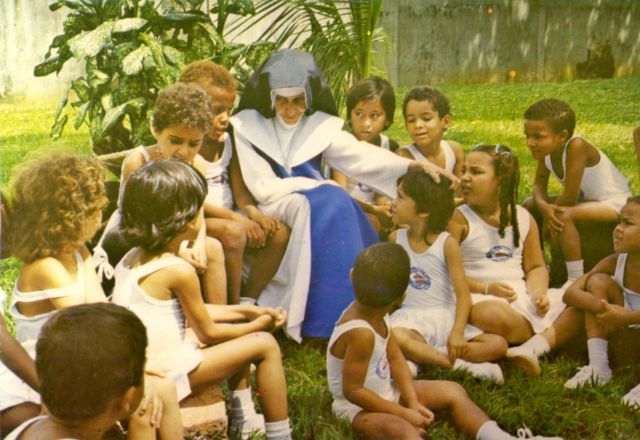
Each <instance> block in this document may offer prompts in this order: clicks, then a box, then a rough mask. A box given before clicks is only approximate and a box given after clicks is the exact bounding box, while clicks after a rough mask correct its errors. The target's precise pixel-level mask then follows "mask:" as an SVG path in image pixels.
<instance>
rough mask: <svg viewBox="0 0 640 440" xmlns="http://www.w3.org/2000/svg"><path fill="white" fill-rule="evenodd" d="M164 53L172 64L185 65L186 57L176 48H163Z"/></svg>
mask: <svg viewBox="0 0 640 440" xmlns="http://www.w3.org/2000/svg"><path fill="white" fill-rule="evenodd" d="M162 52H164V56H165V57H166V58H167V61H169V62H170V63H171V64H173V65H180V64H183V63H184V55H183V54H182V52H181V51H179V50H178V49H176V48H175V47H171V46H163V47H162Z"/></svg>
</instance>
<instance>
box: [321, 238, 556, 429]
mask: <svg viewBox="0 0 640 440" xmlns="http://www.w3.org/2000/svg"><path fill="white" fill-rule="evenodd" d="M409 270H410V262H409V256H408V255H407V253H406V251H405V250H404V249H403V248H402V247H401V246H400V245H398V244H396V243H379V244H375V245H373V246H370V247H368V248H366V249H365V250H364V251H362V252H361V253H360V254H359V255H358V257H357V258H356V262H355V265H354V267H353V269H352V271H351V281H352V282H353V289H354V292H355V297H356V300H355V301H354V302H353V303H351V305H349V307H347V309H346V310H345V311H344V313H343V314H342V316H341V317H340V319H339V321H338V322H337V323H336V327H335V329H334V331H333V334H332V335H331V339H330V340H329V345H328V347H327V375H328V381H329V389H330V391H331V394H332V395H333V399H334V401H333V405H332V408H333V411H334V413H335V414H336V415H337V416H338V417H341V418H345V419H348V420H349V421H351V424H352V427H353V429H354V430H355V431H356V432H357V433H358V434H359V435H362V436H363V437H365V438H371V439H385V440H388V439H421V438H423V436H424V434H425V431H426V429H427V427H428V426H429V425H430V424H431V423H432V422H433V420H434V415H433V413H432V412H431V411H430V409H448V410H449V411H450V413H451V417H452V419H453V422H454V423H455V425H456V426H458V427H459V428H460V429H461V430H462V431H464V432H465V434H467V435H469V436H473V437H474V438H476V439H478V440H489V439H491V440H501V439H513V438H514V437H512V436H511V435H509V434H508V433H506V432H504V431H503V430H502V429H500V427H498V425H497V424H496V422H494V421H492V420H490V419H489V417H488V416H487V415H486V414H485V413H484V412H483V411H482V410H481V409H480V408H478V407H477V406H476V404H475V403H473V401H472V400H471V399H470V398H469V396H468V395H467V393H466V392H465V390H464V388H462V387H461V386H460V385H458V384H456V383H454V382H449V381H425V380H418V381H413V380H412V378H411V373H410V372H409V368H408V366H407V362H406V360H405V359H404V356H403V355H402V352H401V351H400V348H399V347H398V344H397V343H396V341H395V339H394V336H393V334H392V333H391V328H390V327H389V315H388V314H389V312H390V311H391V310H392V309H393V308H394V307H395V306H396V304H397V303H399V302H400V301H402V297H403V295H404V292H405V290H406V288H407V285H408V284H409ZM429 408H430V409H429ZM519 435H520V433H519ZM527 435H529V437H528V438H535V439H543V438H546V437H538V436H536V437H533V436H532V435H531V433H530V432H529V431H528V430H527ZM522 437H524V433H522ZM554 438H557V437H554Z"/></svg>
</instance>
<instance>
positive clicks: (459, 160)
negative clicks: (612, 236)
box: [447, 141, 464, 178]
mask: <svg viewBox="0 0 640 440" xmlns="http://www.w3.org/2000/svg"><path fill="white" fill-rule="evenodd" d="M447 142H449V145H450V146H451V149H452V150H453V155H454V156H455V158H456V164H455V165H454V166H453V174H454V175H455V176H456V177H458V178H462V165H463V164H464V150H463V149H462V145H460V144H459V143H458V142H456V141H447Z"/></svg>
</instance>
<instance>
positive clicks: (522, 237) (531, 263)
mask: <svg viewBox="0 0 640 440" xmlns="http://www.w3.org/2000/svg"><path fill="white" fill-rule="evenodd" d="M519 180H520V172H519V168H518V159H517V158H516V156H515V155H514V154H513V152H512V151H511V150H510V149H509V148H508V147H505V146H503V145H484V144H482V145H478V146H476V147H474V148H473V150H471V152H470V153H469V154H468V155H467V157H466V159H465V165H464V167H463V177H462V184H461V189H462V195H463V197H464V201H465V204H464V205H462V206H460V207H459V208H457V209H456V211H455V212H454V214H453V217H452V219H451V222H450V223H449V231H450V232H451V235H453V236H454V237H455V238H457V239H458V240H459V241H460V248H461V250H462V260H463V263H464V269H465V273H466V275H467V281H468V283H469V288H470V290H471V292H473V295H472V300H473V303H474V305H473V307H472V309H471V323H472V324H473V325H475V326H477V327H479V328H481V329H482V330H484V331H485V332H488V333H495V334H499V335H501V336H503V337H504V338H505V339H506V340H507V342H508V343H509V344H520V343H523V342H525V341H527V342H526V344H523V345H522V346H520V347H517V348H511V349H509V350H508V351H507V357H508V358H512V359H513V360H514V361H515V362H517V363H518V364H519V365H520V366H522V367H523V368H525V370H526V371H527V372H529V373H530V374H533V375H538V374H540V366H539V364H538V356H540V355H541V354H544V353H546V352H548V351H549V350H551V349H552V348H554V347H556V346H558V345H560V344H562V343H564V342H566V341H568V340H570V339H571V338H572V337H573V336H574V335H575V334H576V333H577V332H578V331H579V329H580V327H581V326H580V321H581V314H580V313H579V312H578V311H577V310H575V309H573V308H568V309H567V310H565V305H564V303H563V302H562V294H563V290H562V289H549V288H548V286H549V274H548V272H547V268H546V266H545V262H544V258H543V255H542V249H541V248H540V241H539V235H538V228H537V226H536V223H535V221H532V217H531V215H530V214H529V213H528V212H527V211H526V210H525V209H524V208H522V207H521V206H519V205H517V194H518V183H519Z"/></svg>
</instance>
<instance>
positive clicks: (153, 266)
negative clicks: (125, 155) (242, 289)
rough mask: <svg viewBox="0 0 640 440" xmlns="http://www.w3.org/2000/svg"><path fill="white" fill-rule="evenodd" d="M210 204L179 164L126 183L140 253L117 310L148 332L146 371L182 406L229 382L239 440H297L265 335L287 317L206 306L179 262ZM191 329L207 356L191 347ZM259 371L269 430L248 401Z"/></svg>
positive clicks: (126, 263)
mask: <svg viewBox="0 0 640 440" xmlns="http://www.w3.org/2000/svg"><path fill="white" fill-rule="evenodd" d="M206 194H207V182H206V180H205V178H204V177H203V176H202V175H201V174H200V173H198V171H197V170H196V169H194V168H193V167H191V166H190V165H188V164H186V163H184V162H181V161H156V162H150V163H148V164H145V165H143V166H142V167H141V168H139V169H138V170H136V171H135V172H134V173H133V174H132V175H131V176H130V177H129V180H128V181H127V185H126V187H125V191H124V196H123V199H122V223H121V227H122V232H123V234H124V237H125V239H126V241H127V242H128V243H131V244H132V245H134V246H136V247H134V248H133V249H132V250H131V251H129V252H128V253H127V254H126V255H125V256H124V257H123V258H122V260H121V261H120V263H119V264H118V266H117V267H116V274H115V278H116V285H115V288H114V294H113V301H114V302H115V303H117V304H121V305H124V306H126V307H128V308H130V309H131V310H132V311H133V312H135V313H136V314H137V315H138V316H139V317H140V319H142V321H143V322H144V324H145V325H146V327H147V335H148V337H149V350H148V356H149V363H150V364H151V365H152V366H153V368H158V369H160V370H162V371H165V372H167V373H168V374H170V375H171V376H172V377H173V378H174V379H175V381H176V383H177V386H178V399H182V398H184V397H186V396H187V395H189V394H190V393H191V389H195V390H197V389H202V388H204V387H207V386H211V385H214V384H217V383H219V382H221V381H223V380H225V379H228V385H229V389H230V390H231V431H232V432H237V433H240V434H241V435H242V437H243V438H247V437H248V436H249V435H250V434H251V433H252V432H254V431H260V432H266V435H267V438H268V439H280V440H286V439H290V438H291V437H290V427H289V419H288V418H287V386H286V382H285V377H284V369H283V367H282V359H281V354H280V348H279V347H278V343H277V342H276V340H275V339H274V337H273V336H272V335H271V334H270V333H266V332H262V330H267V331H269V330H274V329H277V328H279V327H281V326H282V325H283V324H284V322H285V319H286V314H285V313H284V311H282V310H281V309H279V310H275V309H269V308H262V307H257V306H253V305H229V306H226V305H205V303H204V301H203V299H202V295H201V293H200V285H199V282H198V276H197V273H196V270H195V269H194V268H193V266H191V265H189V264H188V263H187V262H186V261H184V260H183V259H181V258H178V256H177V254H178V252H179V249H180V244H181V243H182V242H183V241H185V240H186V241H191V240H194V239H195V238H196V236H197V234H198V231H200V228H201V227H202V222H203V216H202V211H203V205H204V200H205V197H206ZM234 321H247V322H242V323H236V322H234ZM187 325H188V326H189V327H190V329H191V330H193V332H194V333H195V335H196V336H197V339H198V341H199V342H200V343H201V344H203V345H205V346H206V347H204V348H200V346H199V345H198V343H197V342H195V341H189V340H187V339H186V338H185V330H186V326H187ZM252 363H255V364H256V375H257V387H258V393H259V394H258V396H259V399H260V402H261V404H262V408H263V410H264V418H265V419H266V421H267V423H266V425H264V421H263V419H262V417H261V416H258V414H256V410H255V408H254V405H253V401H252V397H251V388H250V381H249V373H250V365H251V364H252Z"/></svg>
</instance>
